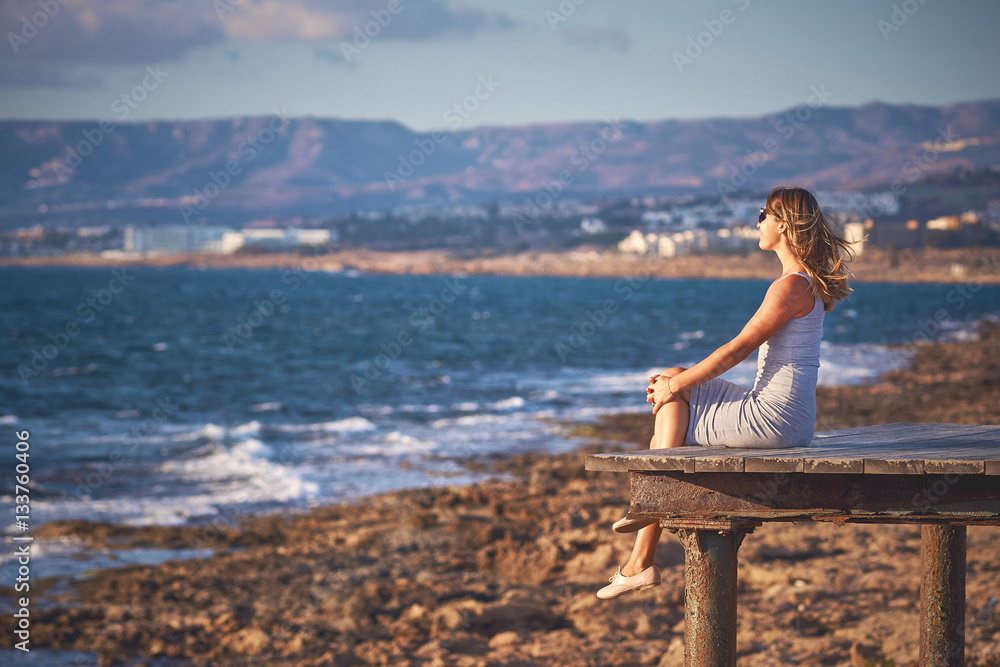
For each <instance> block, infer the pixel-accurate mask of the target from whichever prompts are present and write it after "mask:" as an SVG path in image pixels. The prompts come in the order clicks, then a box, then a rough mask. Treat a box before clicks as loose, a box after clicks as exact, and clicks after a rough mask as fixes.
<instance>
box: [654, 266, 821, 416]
mask: <svg viewBox="0 0 1000 667" xmlns="http://www.w3.org/2000/svg"><path fill="white" fill-rule="evenodd" d="M799 277H800V278H801V276H799ZM814 299H815V297H814V296H813V294H812V290H811V289H810V288H809V286H808V282H807V281H806V280H805V278H802V279H801V280H795V279H793V280H779V281H777V282H774V283H772V284H771V286H770V287H769V288H768V290H767V294H765V295H764V301H763V302H762V303H761V304H760V308H758V309H757V312H756V313H754V315H753V317H751V318H750V321H749V322H747V324H746V326H744V327H743V330H742V331H740V333H739V334H738V335H737V336H736V337H735V338H733V339H732V340H731V341H729V342H728V343H726V344H724V345H722V346H721V347H719V348H718V349H717V350H715V351H714V352H712V354H710V355H708V356H707V357H705V359H703V360H702V361H700V362H698V363H697V364H695V365H694V366H692V367H691V368H689V369H687V370H686V371H683V372H681V373H678V374H677V375H674V376H673V377H671V378H669V380H670V382H669V384H670V389H672V390H673V393H675V394H676V393H679V392H680V391H681V390H683V389H687V388H688V387H693V386H695V385H699V384H702V383H703V382H708V381H709V380H711V379H712V378H714V377H718V376H720V375H722V374H723V373H725V372H726V371H728V370H729V369H730V368H732V367H733V366H735V365H736V364H738V363H740V362H741V361H743V360H744V359H746V358H747V357H749V356H750V355H751V354H752V353H753V351H754V350H756V349H757V348H758V347H760V346H761V344H762V343H763V342H764V341H766V340H767V339H768V338H770V337H771V336H773V335H774V334H775V333H776V332H777V331H778V330H779V329H781V327H783V326H785V324H786V323H787V322H788V320H790V319H791V318H792V316H793V315H794V314H795V313H796V312H798V311H801V310H803V309H804V308H805V306H806V304H807V303H815V301H814ZM656 385H662V390H661V391H655V394H656V396H655V400H654V408H653V414H656V411H657V410H659V408H660V406H661V405H662V404H663V403H666V399H667V398H669V396H670V391H669V390H667V389H666V386H667V378H666V377H665V376H663V375H661V376H659V377H658V378H657V381H656ZM657 389H661V387H660V386H658V387H657ZM661 396H662V398H661Z"/></svg>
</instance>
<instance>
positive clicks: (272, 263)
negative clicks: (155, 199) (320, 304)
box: [0, 246, 1000, 284]
mask: <svg viewBox="0 0 1000 667" xmlns="http://www.w3.org/2000/svg"><path fill="white" fill-rule="evenodd" d="M0 266H19V267H42V266H52V267H56V266H58V267H109V268H110V267H125V266H148V267H173V266H184V267H189V268H196V269H213V268H216V269H225V268H243V269H296V268H298V269H301V270H305V271H329V272H340V271H344V270H352V269H353V270H357V271H361V272H363V273H374V274H397V275H434V274H479V275H508V276H553V277H581V278H582V277H592V278H618V277H622V276H626V275H635V274H637V273H640V272H641V273H643V274H644V275H647V276H649V277H656V278H720V279H773V278H774V277H776V276H777V275H778V274H779V273H780V264H779V263H778V261H777V259H776V258H775V257H774V256H773V255H772V254H771V253H765V252H760V251H752V252H748V253H745V254H705V255H686V256H682V257H676V258H671V259H665V258H658V257H647V256H638V255H621V254H616V253H603V254H602V253H598V252H596V251H592V250H591V251H567V252H558V253H556V252H525V253H520V254H515V255H487V254H480V255H479V256H464V257H463V256H462V255H459V254H456V253H452V252H449V251H445V250H421V251H410V252H383V251H375V250H366V249H356V250H338V251H335V252H330V253H326V254H321V255H301V254H291V253H274V254H260V255H208V254H184V253H178V254H171V255H160V256H157V257H146V258H134V259H124V258H122V259H116V258H107V257H102V256H100V255H95V254H85V253H81V254H71V255H59V256H51V257H3V258H0ZM848 267H849V268H850V270H851V271H852V273H853V274H854V275H853V278H852V282H903V283H962V282H970V283H971V282H983V283H994V284H995V283H1000V248H998V247H990V246H972V247H966V248H954V249H947V250H943V249H934V248H917V249H905V250H898V251H894V252H890V251H886V250H883V249H881V248H876V247H871V248H866V249H865V251H864V253H863V254H862V255H860V256H859V257H858V258H857V259H855V260H854V261H851V262H849V263H848Z"/></svg>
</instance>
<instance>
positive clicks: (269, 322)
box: [0, 266, 1000, 535]
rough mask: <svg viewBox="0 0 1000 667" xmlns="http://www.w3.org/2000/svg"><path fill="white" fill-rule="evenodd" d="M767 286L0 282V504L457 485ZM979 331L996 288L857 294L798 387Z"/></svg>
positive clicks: (479, 279) (682, 359) (145, 501)
mask: <svg viewBox="0 0 1000 667" xmlns="http://www.w3.org/2000/svg"><path fill="white" fill-rule="evenodd" d="M768 284H769V281H767V280H714V279H697V280H694V279H659V278H651V277H650V276H649V275H648V274H642V273H639V274H636V275H632V276H625V277H621V278H613V279H611V278H609V279H604V278H551V277H509V276H488V275H427V276H405V275H404V276H401V275H368V274H364V273H360V272H357V271H353V270H348V271H342V272H336V273H331V272H323V271H318V270H313V269H311V268H309V267H306V266H304V267H299V268H292V269H274V270H260V269H253V270H250V269H207V270H200V269H195V268H182V267H171V268H152V267H140V268H127V269H121V268H118V269H110V268H67V267H61V268H51V267H45V268H31V267H29V268H22V267H7V268H2V269H0V324H2V326H0V336H2V339H3V344H2V346H0V358H2V362H3V365H2V367H3V369H4V373H3V374H2V377H0V471H2V477H3V484H2V486H0V494H2V495H0V500H2V502H3V503H5V506H6V507H13V504H14V497H13V496H14V494H13V488H14V480H15V474H16V472H18V471H20V470H27V473H26V474H28V475H29V477H30V489H31V493H30V507H31V516H30V525H31V526H32V527H37V526H39V525H40V524H42V523H44V522H46V521H51V520H56V519H90V520H97V521H106V522H112V523H117V524H129V525H174V524H185V523H199V522H212V521H213V520H217V519H218V518H219V517H232V516H233V515H247V514H255V513H264V512H274V511H300V510H307V509H309V508H311V507H315V506H318V505H324V504H329V503H336V502H345V501H348V502H349V501H354V500H357V499H359V498H362V497H364V496H366V495H368V494H373V493H378V492H382V491H388V490H392V489H401V488H412V487H426V486H434V485H444V484H461V483H469V482H474V481H476V480H477V479H479V478H480V477H479V476H478V474H477V473H474V472H472V471H470V470H469V469H467V467H466V466H464V465H463V464H462V461H463V460H466V459H469V458H472V459H484V458H486V457H494V456H502V455H507V454H512V453H517V452H525V451H544V452H559V451H565V450H568V449H571V448H573V447H576V446H578V445H579V442H580V441H579V440H577V439H575V438H574V437H572V436H571V435H569V433H568V429H567V427H566V424H572V423H580V422H583V423H586V422H591V421H594V420H595V419H597V418H599V417H600V416H601V415H606V414H613V413H621V412H636V413H647V412H648V411H649V409H650V406H649V405H648V404H647V403H646V402H645V387H646V384H647V378H648V376H649V375H650V374H652V373H653V372H656V371H659V370H662V369H663V368H666V367H669V366H690V365H693V364H695V363H697V362H698V361H699V360H700V359H702V358H704V357H705V356H706V355H708V354H709V353H710V352H712V351H713V350H714V349H716V348H717V347H718V346H720V345H722V344H723V343H725V342H726V341H727V340H730V339H731V338H732V337H734V336H735V335H736V334H737V333H739V331H740V330H741V328H742V327H743V325H744V324H745V323H746V322H747V320H748V319H749V318H750V317H751V316H752V315H753V314H754V312H755V311H756V309H757V307H758V306H759V304H760V302H761V299H762V298H763V296H764V293H765V291H766V289H767V286H768ZM998 317H1000V286H998V285H987V286H983V285H980V284H978V283H965V284H951V285H943V284H890V283H858V284H856V285H854V293H853V294H852V295H851V297H850V299H849V300H847V301H845V302H842V303H841V304H839V305H838V306H837V307H836V308H835V309H834V310H833V311H832V312H829V313H827V314H826V317H825V322H824V340H823V343H822V356H821V367H820V371H819V382H820V384H823V385H843V384H857V383H866V382H871V381H872V380H873V379H874V378H876V377H877V376H878V375H879V374H880V373H881V372H883V371H885V370H888V369H890V368H894V367H898V366H900V365H903V364H905V363H906V362H907V360H908V359H909V357H910V355H912V353H913V350H914V349H915V341H923V340H960V339H962V338H963V337H968V336H969V335H971V333H972V332H973V331H975V329H976V327H977V326H978V323H980V322H982V321H984V320H991V321H996V320H997V319H998ZM755 370H756V355H752V356H751V357H750V358H749V359H747V360H746V361H744V362H743V363H741V364H740V365H739V366H737V367H736V368H734V369H732V370H731V371H729V372H728V373H726V375H725V376H724V377H726V378H727V379H730V380H732V381H734V382H737V383H740V384H743V385H745V386H750V385H752V383H753V378H754V374H755ZM650 418H652V417H650ZM24 432H27V434H25V433H24ZM25 435H26V436H27V437H23V436H25ZM21 439H24V440H26V441H27V442H28V446H27V447H28V449H27V452H28V454H29V457H28V458H26V459H21V460H18V459H17V458H16V455H17V454H18V453H20V452H19V450H18V448H17V445H16V443H17V442H18V441H19V440H21ZM646 444H647V443H640V442H637V443H630V444H629V443H626V444H623V448H635V449H639V448H642V447H644V446H646ZM632 445H634V447H632ZM22 447H24V446H22ZM18 464H25V466H26V467H22V468H20V469H17V468H16V466H17V465H18ZM6 516H7V520H6V521H5V524H6V525H5V526H4V527H3V531H4V533H5V534H7V535H12V534H15V533H16V532H17V530H18V529H17V527H16V526H15V517H14V514H13V512H8V513H7V514H6Z"/></svg>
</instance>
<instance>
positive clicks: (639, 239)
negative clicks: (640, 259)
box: [618, 229, 656, 255]
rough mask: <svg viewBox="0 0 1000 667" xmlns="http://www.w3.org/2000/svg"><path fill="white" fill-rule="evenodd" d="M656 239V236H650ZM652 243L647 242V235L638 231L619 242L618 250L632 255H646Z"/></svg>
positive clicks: (633, 231) (635, 230)
mask: <svg viewBox="0 0 1000 667" xmlns="http://www.w3.org/2000/svg"><path fill="white" fill-rule="evenodd" d="M649 236H652V237H653V238H654V239H655V238H656V234H650V235H649ZM649 245H650V242H649V241H648V240H646V235H645V234H643V233H642V232H640V231H639V230H638V229H634V230H632V233H631V234H629V235H628V236H626V237H625V238H624V239H622V240H621V241H619V242H618V250H619V251H620V252H623V253H626V254H630V255H645V254H646V253H647V252H648V251H649Z"/></svg>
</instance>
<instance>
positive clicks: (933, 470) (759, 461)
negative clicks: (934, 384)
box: [586, 423, 1000, 475]
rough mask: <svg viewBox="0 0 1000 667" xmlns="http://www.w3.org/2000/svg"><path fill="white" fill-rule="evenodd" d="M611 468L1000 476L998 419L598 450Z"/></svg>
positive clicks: (603, 466)
mask: <svg viewBox="0 0 1000 667" xmlns="http://www.w3.org/2000/svg"><path fill="white" fill-rule="evenodd" d="M586 466H587V470H599V471H608V472H627V471H632V470H636V471H639V470H643V471H656V470H660V471H680V472H689V473H694V472H727V473H728V472H762V473H780V472H789V473H794V472H805V473H818V474H837V473H848V474H869V475H871V474H875V475H878V474H890V475H923V474H927V475H932V474H963V475H969V474H972V475H975V474H980V475H1000V425H986V426H984V425H977V424H909V423H896V424H882V425H879V426H865V427H859V428H849V429H842V430H838V431H825V432H821V433H816V435H815V437H814V438H813V441H812V442H811V443H810V444H809V446H808V447H794V448H786V449H736V448H730V447H678V448H675V449H655V450H649V449H645V450H639V451H634V452H615V453H611V454H592V455H590V456H588V457H587V464H586Z"/></svg>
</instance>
